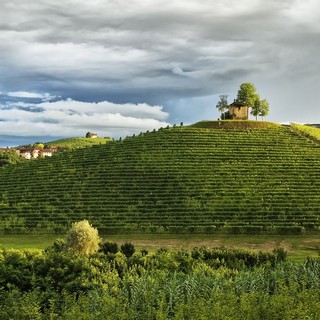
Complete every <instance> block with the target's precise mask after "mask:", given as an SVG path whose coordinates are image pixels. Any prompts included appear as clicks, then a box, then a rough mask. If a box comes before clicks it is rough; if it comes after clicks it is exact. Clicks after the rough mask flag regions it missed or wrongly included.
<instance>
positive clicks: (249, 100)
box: [237, 82, 259, 108]
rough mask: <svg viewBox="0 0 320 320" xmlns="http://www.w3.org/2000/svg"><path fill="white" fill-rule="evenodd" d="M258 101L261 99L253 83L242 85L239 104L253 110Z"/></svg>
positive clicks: (238, 97)
mask: <svg viewBox="0 0 320 320" xmlns="http://www.w3.org/2000/svg"><path fill="white" fill-rule="evenodd" d="M257 99H259V96H258V94H257V93H256V87H255V86H254V85H253V84H252V83H249V82H245V83H242V84H241V85H240V89H239V90H238V95H237V102H238V103H240V104H242V105H244V106H248V107H250V108H253V107H254V102H255V101H256V100H257Z"/></svg>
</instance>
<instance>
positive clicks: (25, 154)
mask: <svg viewBox="0 0 320 320" xmlns="http://www.w3.org/2000/svg"><path fill="white" fill-rule="evenodd" d="M56 151H57V147H52V148H49V149H41V148H39V147H29V148H20V149H18V150H17V153H18V155H19V156H20V157H21V158H25V159H28V160H30V159H36V158H39V157H52V154H53V153H54V152H56Z"/></svg>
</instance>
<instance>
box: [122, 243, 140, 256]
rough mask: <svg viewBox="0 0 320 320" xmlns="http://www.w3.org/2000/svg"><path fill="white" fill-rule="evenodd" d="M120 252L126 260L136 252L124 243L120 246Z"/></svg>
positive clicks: (129, 244)
mask: <svg viewBox="0 0 320 320" xmlns="http://www.w3.org/2000/svg"><path fill="white" fill-rule="evenodd" d="M120 250H121V252H122V253H123V254H124V255H125V256H126V257H127V258H130V257H131V256H132V255H133V254H134V253H135V251H136V250H135V248H134V245H133V244H132V243H130V242H126V243H124V244H123V245H121V248H120Z"/></svg>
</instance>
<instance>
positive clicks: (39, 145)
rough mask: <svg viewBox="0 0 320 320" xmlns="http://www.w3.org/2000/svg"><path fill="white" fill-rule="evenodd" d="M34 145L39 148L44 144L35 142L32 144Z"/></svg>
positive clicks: (42, 147)
mask: <svg viewBox="0 0 320 320" xmlns="http://www.w3.org/2000/svg"><path fill="white" fill-rule="evenodd" d="M34 146H35V147H38V148H40V149H44V144H43V143H37V144H35V145H34Z"/></svg>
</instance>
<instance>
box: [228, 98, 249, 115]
mask: <svg viewBox="0 0 320 320" xmlns="http://www.w3.org/2000/svg"><path fill="white" fill-rule="evenodd" d="M228 111H229V114H230V119H232V120H248V118H249V107H248V106H246V105H243V104H242V103H240V102H238V101H236V100H234V101H233V102H232V103H231V104H230V105H229V106H228Z"/></svg>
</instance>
